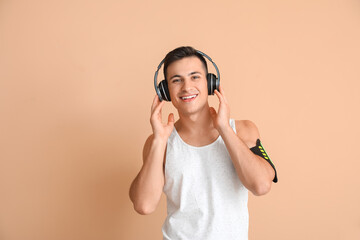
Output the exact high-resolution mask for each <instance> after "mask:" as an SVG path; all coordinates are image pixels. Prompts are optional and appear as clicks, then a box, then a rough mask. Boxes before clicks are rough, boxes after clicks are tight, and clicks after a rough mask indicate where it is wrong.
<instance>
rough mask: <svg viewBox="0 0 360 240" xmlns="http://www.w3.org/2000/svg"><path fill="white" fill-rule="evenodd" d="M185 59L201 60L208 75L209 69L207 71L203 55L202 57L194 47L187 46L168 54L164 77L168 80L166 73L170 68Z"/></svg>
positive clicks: (165, 61) (165, 60)
mask: <svg viewBox="0 0 360 240" xmlns="http://www.w3.org/2000/svg"><path fill="white" fill-rule="evenodd" d="M185 57H197V58H199V59H200V60H201V62H202V63H203V65H204V69H205V74H207V73H208V69H207V64H206V60H205V58H204V57H203V55H201V54H200V53H198V52H197V51H196V50H195V49H194V48H193V47H190V46H187V47H178V48H175V49H174V50H172V51H171V52H169V53H168V54H166V56H165V59H164V76H165V79H166V71H167V68H168V66H169V65H170V64H171V63H173V62H175V61H177V60H180V59H183V58H185Z"/></svg>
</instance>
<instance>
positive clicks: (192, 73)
mask: <svg viewBox="0 0 360 240" xmlns="http://www.w3.org/2000/svg"><path fill="white" fill-rule="evenodd" d="M194 74H201V73H200V72H191V73H189V74H188V76H190V75H194ZM175 77H181V76H180V75H178V74H176V75H174V76H172V77H171V78H170V80H171V79H173V78H175Z"/></svg>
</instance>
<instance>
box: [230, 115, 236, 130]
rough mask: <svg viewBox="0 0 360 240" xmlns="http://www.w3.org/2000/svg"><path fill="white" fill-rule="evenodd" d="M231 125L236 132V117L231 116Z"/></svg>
mask: <svg viewBox="0 0 360 240" xmlns="http://www.w3.org/2000/svg"><path fill="white" fill-rule="evenodd" d="M230 126H231V128H232V129H233V130H234V132H235V133H236V126H235V119H232V118H230Z"/></svg>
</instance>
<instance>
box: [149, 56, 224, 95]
mask: <svg viewBox="0 0 360 240" xmlns="http://www.w3.org/2000/svg"><path fill="white" fill-rule="evenodd" d="M196 52H197V53H200V54H201V55H202V56H204V57H205V58H207V59H208V60H209V61H210V62H211V63H212V64H213V66H214V67H215V70H216V75H217V79H218V81H219V82H220V72H219V69H218V67H217V66H216V64H215V63H214V61H213V60H212V59H211V58H210V57H209V56H208V55H206V54H205V53H203V52H201V51H199V50H196ZM164 61H165V58H164V59H163V60H162V61H161V62H160V64H159V66H158V67H157V69H156V71H155V76H154V87H155V91H156V94H157V95H158V96H159V98H160V101H162V98H161V93H160V90H159V88H158V86H157V76H158V73H159V70H160V68H161V66H162V65H163V63H164ZM165 81H166V80H165Z"/></svg>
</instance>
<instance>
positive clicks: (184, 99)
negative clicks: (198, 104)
mask: <svg viewBox="0 0 360 240" xmlns="http://www.w3.org/2000/svg"><path fill="white" fill-rule="evenodd" d="M196 97H197V94H194V95H189V96H184V97H180V98H181V99H182V100H183V101H185V102H189V101H192V100H193V99H195V98H196Z"/></svg>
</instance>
